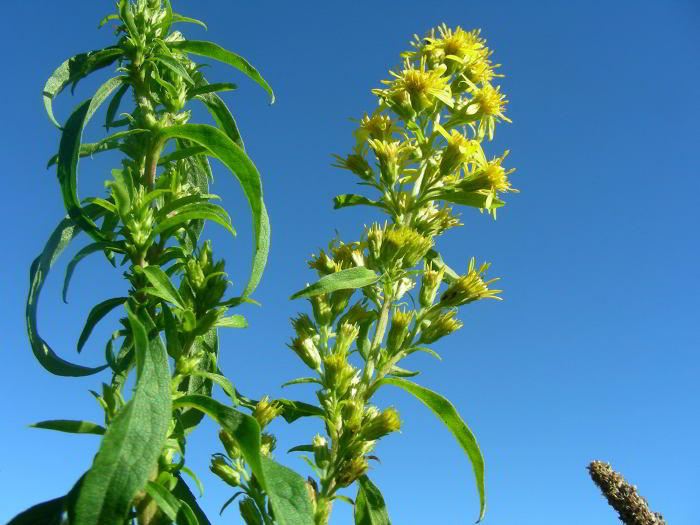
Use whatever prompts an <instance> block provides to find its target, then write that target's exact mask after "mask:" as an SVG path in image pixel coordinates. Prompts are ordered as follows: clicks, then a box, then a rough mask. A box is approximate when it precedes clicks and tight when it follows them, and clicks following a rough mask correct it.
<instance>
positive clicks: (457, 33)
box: [423, 24, 489, 69]
mask: <svg viewBox="0 0 700 525" xmlns="http://www.w3.org/2000/svg"><path fill="white" fill-rule="evenodd" d="M438 32H439V33H440V38H434V37H427V38H425V41H426V42H427V44H425V45H424V46H423V52H424V53H429V54H430V55H431V58H432V59H433V60H435V59H438V60H440V59H443V60H445V61H449V62H448V63H451V64H450V65H448V68H449V69H454V68H455V67H459V66H461V65H464V64H469V63H472V62H474V61H476V60H478V59H483V58H486V57H488V55H489V50H488V48H487V47H486V45H485V44H486V40H485V39H483V38H480V37H479V34H480V33H481V30H480V29H475V30H472V31H468V32H467V31H465V30H464V29H462V28H461V27H460V26H457V29H455V30H454V31H452V29H450V28H448V27H447V26H446V25H445V24H442V25H440V26H439V27H438Z"/></svg>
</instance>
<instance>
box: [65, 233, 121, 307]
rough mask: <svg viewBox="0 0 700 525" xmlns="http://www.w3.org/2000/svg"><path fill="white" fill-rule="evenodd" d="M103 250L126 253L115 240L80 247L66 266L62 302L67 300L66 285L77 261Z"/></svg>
mask: <svg viewBox="0 0 700 525" xmlns="http://www.w3.org/2000/svg"><path fill="white" fill-rule="evenodd" d="M104 250H109V251H112V252H117V253H126V249H125V248H124V246H123V244H121V243H116V242H93V243H91V244H88V245H87V246H85V247H84V248H82V249H81V250H80V251H78V253H76V254H75V255H74V256H73V258H72V259H71V260H70V262H69V263H68V266H66V276H65V278H64V279H63V292H62V295H63V302H64V303H67V302H68V300H67V295H68V285H69V284H70V280H71V277H73V272H74V271H75V267H76V266H77V265H78V263H79V262H80V261H82V260H83V259H84V258H85V257H87V256H88V255H90V254H91V253H95V252H100V251H104Z"/></svg>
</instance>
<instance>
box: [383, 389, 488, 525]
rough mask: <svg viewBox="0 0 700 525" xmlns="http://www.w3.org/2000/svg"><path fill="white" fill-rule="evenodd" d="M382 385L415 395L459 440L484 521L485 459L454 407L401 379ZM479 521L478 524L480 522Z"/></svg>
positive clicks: (480, 517)
mask: <svg viewBox="0 0 700 525" xmlns="http://www.w3.org/2000/svg"><path fill="white" fill-rule="evenodd" d="M379 383H380V384H391V385H395V386H398V387H400V388H403V389H404V390H405V391H406V392H408V393H410V394H413V395H414V396H415V397H417V398H418V399H419V400H420V401H421V402H422V403H423V404H425V405H426V406H427V407H428V408H430V410H432V411H433V412H434V413H435V415H436V416H437V417H438V418H439V419H440V421H442V422H443V423H444V424H445V426H446V427H447V428H448V429H449V431H450V432H452V435H453V436H454V437H455V438H456V439H457V442H458V443H459V446H460V447H462V450H464V452H466V454H467V456H468V457H469V461H471V464H472V470H473V471H474V478H475V479H476V488H477V490H478V492H479V519H478V521H481V520H482V519H484V514H485V513H486V488H485V479H484V457H483V456H482V455H481V450H480V449H479V445H478V444H477V442H476V438H475V437H474V434H472V431H471V430H469V427H468V426H467V424H466V423H465V422H464V421H462V418H461V417H460V416H459V414H458V413H457V410H456V409H455V407H454V405H452V403H450V402H449V401H448V400H447V399H445V398H444V397H442V396H441V395H439V394H437V393H435V392H433V391H432V390H428V389H427V388H424V387H422V386H420V385H417V384H415V383H412V382H411V381H407V380H405V379H399V378H389V377H385V378H383V379H380V380H379ZM478 521H477V522H478Z"/></svg>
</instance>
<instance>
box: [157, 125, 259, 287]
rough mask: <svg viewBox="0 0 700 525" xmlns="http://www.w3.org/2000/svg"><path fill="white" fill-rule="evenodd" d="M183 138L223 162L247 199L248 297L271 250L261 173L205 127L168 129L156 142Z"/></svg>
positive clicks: (232, 145) (221, 135) (219, 133)
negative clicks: (249, 245) (249, 237)
mask: <svg viewBox="0 0 700 525" xmlns="http://www.w3.org/2000/svg"><path fill="white" fill-rule="evenodd" d="M176 137H179V138H184V139H187V140H190V141H192V142H194V143H196V144H199V145H200V146H204V147H205V148H207V150H209V153H210V154H211V155H212V156H214V157H216V158H218V159H219V160H220V161H221V162H223V163H224V164H225V165H226V167H227V168H228V169H230V170H231V172H233V174H234V175H235V176H236V178H237V179H238V181H239V182H240V184H241V187H242V188H243V192H244V193H245V195H246V197H247V198H248V204H249V205H250V209H251V213H252V216H253V231H254V235H253V242H254V250H253V268H252V271H251V275H250V278H249V279H248V284H247V285H246V287H245V290H244V291H243V296H244V297H247V296H249V295H250V294H251V293H252V292H253V290H255V288H256V287H257V285H258V283H259V282H260V278H261V277H262V272H263V270H264V268H265V263H266V262H267V254H268V251H269V248H270V223H269V220H268V217H267V211H266V210H265V204H264V202H263V194H262V184H261V182H260V174H259V173H258V170H257V169H256V168H255V165H254V164H253V162H252V161H251V160H250V158H248V155H246V154H245V152H244V151H243V150H242V149H241V148H240V147H239V146H237V145H236V144H235V143H234V142H233V141H232V140H231V138H230V137H228V136H227V135H226V134H225V133H223V132H222V131H220V130H218V129H216V128H214V127H212V126H207V125H204V124H185V125H183V126H171V127H168V128H165V129H163V130H162V131H160V133H159V139H168V138H176Z"/></svg>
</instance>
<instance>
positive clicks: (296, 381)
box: [281, 377, 323, 388]
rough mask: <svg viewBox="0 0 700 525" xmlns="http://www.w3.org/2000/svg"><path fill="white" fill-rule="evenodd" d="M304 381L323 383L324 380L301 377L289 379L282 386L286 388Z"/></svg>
mask: <svg viewBox="0 0 700 525" xmlns="http://www.w3.org/2000/svg"><path fill="white" fill-rule="evenodd" d="M304 383H317V384H319V385H323V381H320V380H318V379H317V378H315V377H300V378H299V379H293V380H292V381H287V382H286V383H284V384H283V385H281V387H282V388H284V387H285V386H291V385H301V384H304Z"/></svg>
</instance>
